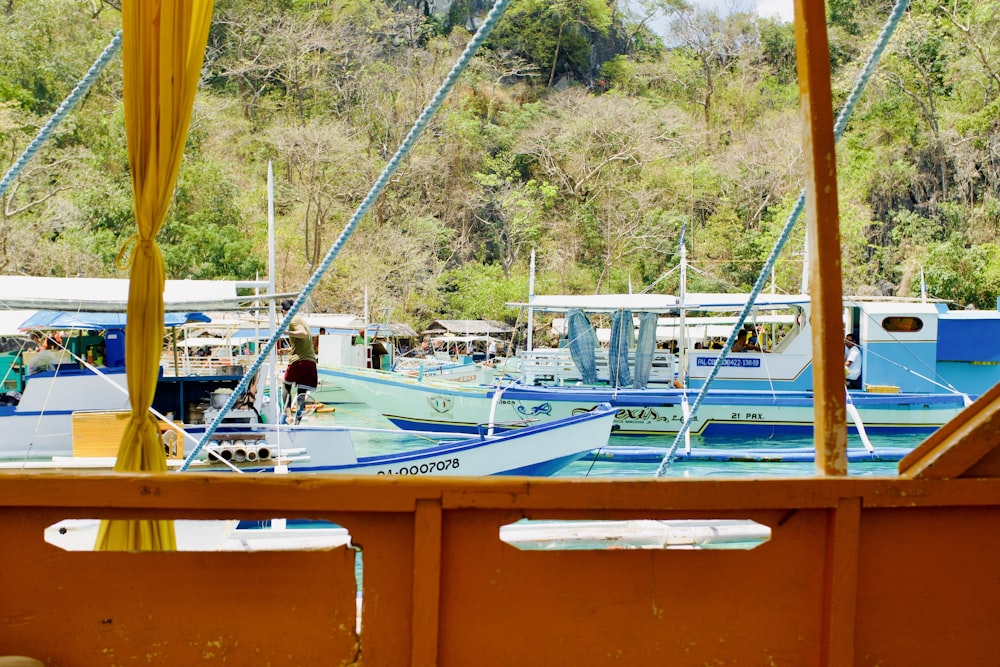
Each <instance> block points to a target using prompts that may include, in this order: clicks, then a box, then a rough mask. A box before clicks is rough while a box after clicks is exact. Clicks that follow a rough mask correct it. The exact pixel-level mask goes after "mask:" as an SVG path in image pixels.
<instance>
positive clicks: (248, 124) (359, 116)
mask: <svg viewBox="0 0 1000 667" xmlns="http://www.w3.org/2000/svg"><path fill="white" fill-rule="evenodd" d="M483 4H484V3H476V2H472V1H469V2H459V3H454V4H453V11H451V12H450V13H449V14H447V15H441V16H432V15H428V14H427V13H426V12H425V11H423V10H424V9H425V8H428V9H429V7H430V5H429V4H427V3H423V4H421V3H410V2H402V3H400V2H384V1H383V0H351V1H350V2H346V3H316V2H301V1H299V0H280V1H273V0H217V2H216V7H215V15H214V21H213V26H212V31H211V35H210V38H209V48H208V52H207V54H206V60H205V68H204V77H203V81H202V84H201V86H200V89H199V94H198V98H197V101H196V105H195V111H194V117H193V121H192V126H191V133H190V137H189V141H188V145H187V148H186V153H185V158H184V161H183V163H182V168H181V173H180V177H179V180H178V185H177V190H176V192H175V196H174V200H173V203H172V206H171V208H170V211H169V213H168V217H167V220H166V223H165V225H164V228H163V231H162V233H161V237H160V241H161V243H162V245H163V247H164V255H165V259H166V264H167V270H168V272H169V275H170V277H172V278H187V277H197V278H216V277H218V278H222V277H225V278H243V279H251V278H255V277H257V276H258V275H260V274H262V273H263V272H264V271H265V270H266V266H265V264H266V259H267V248H266V229H267V225H266V211H267V206H266V192H265V178H266V174H267V166H268V164H269V163H270V164H272V165H273V170H274V174H275V181H276V183H275V186H276V187H275V189H276V201H275V217H276V226H277V234H276V236H277V240H276V256H277V266H276V267H275V268H276V270H277V275H278V283H279V284H278V289H279V290H281V291H295V290H297V289H299V288H300V287H301V286H302V285H303V284H304V283H305V282H306V280H308V278H309V277H310V275H311V274H312V273H313V272H314V271H315V270H316V269H317V268H318V267H319V266H320V265H321V264H323V263H324V261H325V260H326V259H327V258H328V256H329V253H330V252H331V250H332V249H333V250H336V253H337V254H336V257H335V259H334V261H333V262H332V264H331V265H330V267H329V271H328V273H327V275H326V277H324V279H323V280H322V281H320V283H319V286H318V287H317V289H316V291H315V293H314V294H313V301H312V307H314V308H316V309H319V310H330V311H353V312H358V311H360V309H361V308H362V305H363V303H364V301H365V298H366V295H367V299H368V303H369V305H370V308H371V309H372V311H373V312H382V311H385V310H388V311H389V312H390V313H391V316H392V317H393V318H394V319H400V320H406V321H410V322H411V323H412V324H414V325H415V326H417V327H421V326H422V325H423V324H426V323H427V322H429V321H430V320H433V319H437V318H440V317H445V316H448V317H463V318H465V317H468V318H477V317H485V318H492V319H507V320H509V321H513V320H514V319H515V318H516V317H517V312H516V311H513V310H510V309H507V308H505V307H504V306H503V304H504V303H506V302H508V301H520V300H523V298H524V297H525V296H526V290H527V272H528V265H529V261H530V260H529V258H530V256H531V253H532V251H534V252H535V253H536V267H537V282H536V291H537V292H539V293H541V292H545V291H558V292H567V293H586V292H597V291H600V292H614V291H625V290H627V289H629V288H630V287H632V288H634V289H636V290H638V289H642V288H643V287H645V286H647V285H650V284H654V283H655V285H656V289H662V290H676V289H677V283H676V275H675V272H674V273H672V272H671V270H672V269H673V268H674V267H675V266H676V263H677V261H678V259H677V258H678V248H677V244H678V242H679V237H680V230H681V228H682V227H683V228H685V229H686V230H687V235H686V241H687V248H688V257H689V260H690V262H691V265H692V273H691V275H690V281H691V287H692V289H730V290H731V289H746V288H748V287H749V286H750V285H751V284H752V283H753V282H754V281H755V280H756V277H757V275H758V274H759V271H760V270H761V268H762V266H763V264H764V260H765V259H766V258H767V256H768V254H769V253H770V251H771V248H772V246H773V243H774V241H775V239H776V237H777V235H778V232H779V230H780V229H781V228H782V226H783V225H784V223H785V221H786V219H787V217H788V215H790V213H791V211H792V205H793V203H794V201H795V199H796V197H797V196H798V193H799V191H800V189H801V187H802V169H803V165H802V160H801V146H800V141H799V131H798V123H799V121H798V113H799V111H798V91H797V88H796V66H795V41H794V31H793V28H792V26H791V25H789V24H787V23H783V22H781V21H778V20H776V19H772V18H767V19H761V18H758V17H757V16H756V15H754V14H753V13H748V12H746V11H741V10H735V11H731V10H730V9H729V8H726V7H717V8H715V9H712V8H705V7H704V6H699V7H697V8H696V7H694V6H689V5H687V4H685V3H683V2H679V1H678V2H674V1H673V0H643V1H642V2H638V3H636V2H633V3H629V4H626V3H625V2H624V1H623V0H572V1H571V0H556V1H552V0H520V1H519V2H515V3H512V4H511V6H510V8H509V9H508V11H507V13H506V15H505V16H504V17H503V19H502V20H501V21H500V23H499V25H498V26H497V29H496V30H495V31H494V33H493V35H492V36H491V37H490V39H489V40H488V42H487V44H486V45H485V48H483V49H482V50H481V51H480V54H479V55H478V56H477V58H476V59H474V61H473V63H472V65H471V66H470V67H469V68H468V69H467V70H466V71H465V72H464V74H463V75H462V77H461V78H460V79H459V81H458V83H457V85H456V86H455V87H454V89H453V90H452V91H451V94H450V95H449V97H448V98H447V99H446V100H445V102H444V104H443V105H442V106H441V108H440V110H439V111H438V113H437V114H436V115H435V116H434V117H433V118H432V119H431V121H430V123H429V127H428V129H427V131H426V132H425V133H424V135H423V137H422V138H421V140H420V142H418V143H417V144H416V145H415V146H414V147H413V149H412V151H411V152H410V154H409V156H408V158H407V159H406V160H404V161H402V162H401V163H400V164H399V169H398V171H397V172H396V175H395V176H394V178H393V179H392V181H391V182H390V183H389V185H388V187H387V188H386V189H385V191H384V192H383V193H382V195H381V196H380V197H378V198H377V200H375V201H374V202H372V206H371V207H370V210H369V213H368V215H367V216H365V217H364V218H363V219H361V220H360V221H358V220H355V221H354V222H355V229H354V232H353V235H351V236H350V238H349V239H348V238H346V237H345V236H344V232H345V229H346V226H347V224H348V223H349V222H350V221H352V219H353V217H354V215H355V212H356V211H357V210H358V207H359V205H360V204H361V202H362V201H363V200H364V199H365V197H366V196H367V194H368V193H369V190H370V188H371V185H372V183H374V182H375V179H376V178H377V177H378V175H379V174H380V173H381V171H382V170H383V169H384V168H385V166H386V164H387V162H388V160H389V159H390V158H391V157H392V156H393V154H394V153H395V152H396V150H397V148H398V147H399V145H400V143H401V142H402V140H403V138H404V137H405V136H406V135H407V132H408V131H409V130H410V128H411V127H412V125H413V123H414V121H415V120H416V119H417V117H418V116H419V114H420V113H421V111H422V110H423V109H424V107H425V106H426V104H427V103H428V101H429V100H430V98H431V96H432V95H433V94H434V92H435V91H436V90H437V88H438V87H439V86H440V84H441V81H443V80H444V77H445V75H446V74H447V72H448V71H449V70H450V69H451V67H452V66H453V64H454V62H455V60H456V59H457V58H458V56H459V54H460V53H461V52H462V50H463V49H464V48H465V46H466V44H467V43H468V40H469V39H470V38H471V34H470V33H469V32H468V30H469V29H470V28H474V26H475V25H478V21H479V20H480V19H481V16H480V15H478V14H477V12H478V11H479V9H480V5H483ZM5 9H6V14H5V19H6V25H5V28H6V29H5V31H3V33H2V34H0V62H3V63H4V67H3V68H2V71H0V150H2V153H0V154H2V155H3V156H4V161H5V165H4V166H5V167H6V166H9V165H10V164H13V162H14V160H16V159H17V157H18V155H19V154H20V153H21V152H22V151H23V150H24V149H25V147H26V146H27V145H28V143H29V142H30V141H31V139H32V137H33V136H34V135H35V134H36V133H37V131H38V129H39V128H40V127H41V126H42V125H43V124H44V123H45V122H46V121H47V120H48V118H49V117H50V115H51V113H52V112H53V110H54V109H55V108H56V107H57V106H58V105H59V104H60V103H61V101H62V100H63V99H64V98H65V96H66V95H67V94H68V93H69V91H70V90H71V89H72V88H73V86H74V85H76V83H77V82H78V81H79V79H80V77H82V76H83V74H84V73H85V72H86V70H87V69H88V68H89V67H90V65H91V63H92V62H93V61H94V59H95V58H96V57H97V55H98V54H99V53H100V51H101V50H102V49H103V48H104V47H105V46H106V45H107V43H108V41H109V40H110V38H111V36H112V35H113V34H114V32H115V31H116V30H118V29H119V27H120V12H119V10H118V9H117V7H116V5H115V3H114V2H109V1H108V0H105V1H104V2H101V1H99V0H72V1H67V0H33V1H32V2H13V3H7V5H6V8H5ZM998 10H1000V0H977V1H976V2H972V1H971V0H956V1H955V2H951V3H947V4H941V3H938V2H933V1H932V0H915V1H914V2H913V3H912V4H911V6H910V8H909V10H908V12H907V14H906V16H905V17H904V19H903V21H902V22H901V24H900V26H899V27H898V29H897V32H896V34H895V35H894V36H893V39H892V41H891V43H890V48H889V49H888V50H887V51H886V53H885V54H884V56H883V59H882V63H881V65H880V68H879V70H878V72H877V75H876V76H875V77H874V79H873V80H872V81H871V83H870V84H869V86H868V88H867V90H866V91H865V94H864V95H863V97H862V99H861V101H860V103H859V105H858V107H857V109H856V110H855V112H854V116H853V118H852V121H851V123H850V125H849V126H848V129H847V132H846V133H845V136H844V138H843V139H842V141H841V144H840V146H839V147H838V162H837V167H838V179H839V188H840V218H841V238H842V247H843V257H842V260H843V262H842V265H843V268H844V271H843V273H844V281H845V291H847V292H862V293H896V294H914V293H916V292H915V291H916V290H919V285H920V276H921V274H923V276H924V282H925V284H926V285H927V287H928V289H929V290H930V292H931V294H932V296H935V297H940V298H945V299H951V300H954V301H955V302H957V303H959V304H962V305H964V304H975V305H977V306H979V307H983V308H986V307H990V308H992V307H995V305H996V296H997V294H998V293H1000V278H998V275H997V274H998V271H1000V269H998V268H997V267H1000V261H998V260H1000V257H998V252H1000V251H998V250H997V248H998V247H1000V238H998V237H1000V196H998V195H997V192H998V191H1000V121H998V118H1000V113H998V112H1000V27H998V25H1000V24H998V23H997V22H996V20H995V18H994V17H995V16H996V14H997V11H998ZM885 12H886V6H885V5H884V3H873V2H861V3H854V2H847V1H846V0H845V1H839V0H838V1H836V2H830V3H828V16H829V28H830V43H831V64H832V66H833V84H834V97H835V99H837V100H843V99H844V97H845V96H846V94H847V92H848V91H849V90H850V88H851V87H852V86H853V83H854V81H853V77H854V76H856V73H857V72H858V71H859V70H860V68H861V64H862V62H863V60H864V59H865V58H866V57H867V55H868V52H869V51H870V49H871V45H872V44H873V43H874V41H875V37H876V35H877V34H878V32H879V31H880V30H881V29H882V27H883V22H884V21H885ZM664 22H665V24H666V25H667V26H668V29H667V31H666V32H665V33H664V36H663V37H662V38H661V37H659V36H658V35H657V34H656V33H655V32H653V30H652V27H653V26H654V25H663V24H664ZM122 119H123V115H122V107H121V72H120V61H119V60H116V61H114V62H113V63H112V65H111V66H110V67H109V68H108V70H107V71H106V72H105V73H104V75H103V76H102V77H101V79H100V81H99V82H98V84H97V85H96V86H95V87H94V88H93V89H92V91H91V92H90V94H89V95H88V96H87V97H86V98H85V99H84V100H83V102H82V103H81V104H80V105H79V107H78V108H77V109H76V110H74V112H73V113H72V114H71V115H70V117H69V118H68V119H67V120H66V121H64V122H63V123H62V124H61V125H60V126H59V128H58V129H57V131H56V132H55V134H54V135H53V137H52V138H51V139H50V140H49V141H48V142H47V143H46V144H45V145H44V146H43V148H42V150H41V151H40V152H39V153H38V155H36V156H35V158H34V159H33V160H32V162H31V163H30V165H29V167H28V168H27V169H26V170H25V171H24V172H23V173H22V174H21V176H20V177H19V178H18V179H17V180H16V181H15V182H14V183H13V185H12V186H11V188H10V189H9V190H8V191H7V192H6V193H4V195H3V198H2V201H0V270H2V271H4V272H7V273H25V274H35V275H123V274H122V268H121V267H119V266H117V264H116V262H115V260H116V257H117V255H118V252H119V249H120V248H121V247H122V246H123V245H124V244H125V243H126V242H127V240H128V239H129V237H130V236H131V234H132V228H133V225H134V214H133V212H132V199H131V181H130V178H129V174H128V159H127V153H126V150H125V133H124V124H123V120H122ZM802 247H803V232H802V229H801V225H800V226H799V227H798V228H797V229H796V230H795V231H794V232H793V234H792V238H791V241H790V242H789V245H788V247H787V248H786V249H785V250H784V251H783V252H782V253H781V255H780V257H779V261H778V264H777V266H776V267H775V271H774V276H775V284H776V287H777V288H778V289H781V290H786V291H797V290H798V289H799V288H800V283H801V273H802V261H803V254H802Z"/></svg>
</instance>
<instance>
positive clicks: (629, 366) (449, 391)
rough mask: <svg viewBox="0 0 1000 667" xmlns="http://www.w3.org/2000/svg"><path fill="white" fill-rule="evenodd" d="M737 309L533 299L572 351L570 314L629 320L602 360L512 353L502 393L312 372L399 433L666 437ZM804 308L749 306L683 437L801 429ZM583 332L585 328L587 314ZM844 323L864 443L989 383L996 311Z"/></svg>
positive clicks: (731, 298)
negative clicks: (575, 420)
mask: <svg viewBox="0 0 1000 667" xmlns="http://www.w3.org/2000/svg"><path fill="white" fill-rule="evenodd" d="M745 303H746V296H745V295H739V294H735V295H729V294H688V295H687V297H686V298H685V299H684V300H683V301H681V300H679V299H677V298H676V297H673V296H666V295H648V294H644V295H603V296H593V295H590V296H585V297H547V296H538V297H532V299H530V300H529V302H528V303H526V304H518V305H520V306H523V307H530V308H532V309H533V310H534V311H535V312H539V311H545V310H547V311H554V312H559V311H562V312H566V313H567V314H568V317H567V320H570V322H571V324H570V325H569V326H568V327H567V333H569V339H571V340H577V341H578V340H583V339H586V338H587V336H591V338H590V340H591V341H596V340H598V339H600V338H601V337H602V336H601V335H600V334H599V333H598V332H591V334H587V336H584V335H581V334H580V333H579V331H577V332H576V333H573V332H572V330H573V324H572V322H573V320H574V317H575V318H576V321H577V322H579V321H580V320H579V316H575V315H574V311H575V312H577V313H579V312H581V311H583V310H584V309H586V312H587V313H589V314H590V315H591V316H594V314H595V313H596V314H599V315H603V316H610V317H611V318H612V319H614V320H616V321H617V322H619V323H621V322H627V323H629V326H625V327H621V325H619V327H621V328H619V332H620V333H619V334H617V335H616V334H615V333H614V332H612V334H611V336H610V342H611V346H610V347H611V349H612V350H613V349H616V347H617V349H621V350H622V351H623V352H622V353H621V355H619V358H618V359H615V355H613V354H611V353H610V352H609V350H608V349H605V348H603V347H598V346H596V345H594V344H591V343H587V344H585V345H582V346H581V345H576V346H574V345H569V344H568V345H566V346H565V347H560V348H558V349H540V350H532V352H527V353H522V359H521V368H522V376H521V378H520V379H519V380H518V381H516V382H511V383H497V384H493V385H480V386H468V385H466V386H462V385H457V384H453V383H446V382H438V381H433V380H427V379H423V380H418V379H413V378H400V377H395V376H391V375H388V374H385V373H379V372H376V371H366V370H357V369H349V368H324V369H321V373H322V374H324V375H329V376H330V377H332V378H334V379H336V381H337V382H339V383H340V384H341V385H342V386H343V387H344V388H345V389H346V390H347V391H348V392H350V393H353V394H354V395H355V396H356V397H357V398H358V399H359V400H362V401H364V402H366V403H368V404H369V405H371V406H372V407H373V408H375V409H376V410H378V411H379V412H380V413H382V414H383V415H385V416H386V417H387V418H388V419H389V420H390V421H392V422H393V423H394V424H396V425H398V426H400V427H402V428H407V429H429V430H435V431H442V430H443V431H454V432H459V433H467V432H471V431H472V430H473V429H475V428H477V427H478V426H479V425H480V424H483V423H497V428H515V427H517V426H518V425H523V424H526V423H531V422H533V421H544V420H548V419H560V418H564V417H568V416H570V415H573V414H580V413H583V412H586V411H588V410H591V409H593V408H594V407H595V406H596V405H598V404H600V403H604V402H608V403H610V404H612V405H613V406H615V407H616V408H617V409H618V414H617V417H616V419H615V425H614V429H613V433H614V434H615V435H620V436H648V435H654V436H656V435H666V434H673V433H677V432H678V431H679V430H680V427H681V425H682V424H683V422H684V419H685V416H686V414H687V413H686V410H687V406H688V405H690V404H692V403H693V402H694V401H695V398H696V396H697V395H698V393H699V391H700V390H701V387H702V386H703V385H704V384H705V382H706V380H707V379H708V378H709V376H710V374H711V372H712V370H713V368H714V367H715V366H716V365H717V364H718V363H719V359H720V357H721V356H722V351H721V350H718V349H712V346H713V344H715V343H717V342H718V341H717V339H719V338H722V339H725V334H727V333H728V332H729V331H731V328H732V325H731V323H732V322H733V321H735V317H734V316H733V315H732V313H735V312H738V311H739V310H740V309H741V308H743V307H744V306H745ZM810 309H811V302H810V299H809V297H808V295H792V296H786V295H762V296H760V297H759V298H758V299H757V300H756V302H755V304H754V306H753V310H752V316H751V322H752V324H750V325H749V326H752V327H754V330H756V328H757V327H758V326H760V327H763V330H766V331H767V332H768V333H767V334H766V337H767V342H766V343H765V345H764V347H763V349H762V350H761V351H756V350H753V351H745V352H732V353H730V354H729V355H727V356H726V358H724V359H723V360H722V366H721V367H720V368H719V371H718V373H717V374H716V376H715V378H714V379H713V381H712V384H711V385H710V387H709V389H708V390H707V391H706V392H705V396H704V398H703V401H702V403H701V405H700V409H699V411H698V413H697V414H696V415H695V416H694V418H693V420H692V422H691V425H690V431H691V432H692V433H694V434H699V435H702V436H704V437H713V436H725V437H730V438H731V437H732V436H734V435H737V436H738V435H746V436H755V437H769V436H780V435H796V434H797V435H801V434H808V433H811V432H812V427H813V419H814V412H813V410H814V401H813V392H812V363H813V362H812V341H811V327H810V324H809V315H810ZM641 313H652V314H653V315H654V316H655V323H656V327H655V330H656V335H655V338H653V337H651V336H648V335H647V336H646V337H645V340H644V339H643V338H644V337H643V335H642V333H641V332H640V334H639V336H638V338H639V340H638V341H636V339H635V335H634V330H633V329H634V328H635V326H636V325H635V322H636V320H638V321H639V324H638V328H639V329H642V328H643V324H642V319H643V316H642V315H641ZM726 313H729V315H728V316H727V315H726ZM616 314H617V315H616ZM637 316H638V317H637ZM647 319H648V318H647ZM727 321H728V322H729V324H728V325H727ZM586 322H587V325H585V326H589V323H590V318H589V317H588V318H586ZM844 323H845V330H846V331H849V332H853V333H854V334H855V337H856V339H857V340H858V341H859V343H860V346H861V349H862V355H863V366H862V375H861V378H860V381H859V382H858V383H857V388H853V389H850V390H849V391H848V396H849V405H850V406H851V407H853V408H854V409H856V411H857V415H858V416H859V417H860V421H861V422H862V428H863V429H865V430H866V431H867V432H868V433H871V434H877V433H929V432H931V431H933V430H935V429H936V428H938V427H939V426H940V425H941V424H943V423H945V422H946V421H948V420H949V419H951V418H952V417H954V416H955V415H957V414H958V413H959V412H961V411H962V410H963V409H964V408H965V406H966V405H968V404H969V403H970V402H971V401H972V400H973V399H974V398H975V397H976V396H977V395H978V394H980V393H982V392H983V391H985V390H986V389H988V388H989V387H991V386H992V385H994V384H996V383H997V382H998V381H1000V347H998V346H996V345H994V344H992V343H991V341H995V340H998V338H997V333H998V331H1000V312H994V311H990V312H977V311H966V310H961V311H953V310H948V309H947V306H946V305H945V304H942V303H930V302H924V301H903V300H887V299H863V298H852V299H849V300H846V301H845V305H844ZM727 326H728V328H726V327H727ZM646 328H647V331H652V327H651V326H649V327H646ZM762 337H763V336H762ZM622 339H625V340H626V342H625V343H622V342H620V341H621V340H622ZM629 339H631V343H628V340H629ZM968 341H981V343H980V344H969V343H968ZM657 345H658V346H659V347H657ZM580 347H583V348H584V350H583V351H582V352H581V351H580V350H579V349H577V348H580ZM588 348H589V352H590V357H589V358H588V356H587V351H588ZM625 350H627V356H626V354H625ZM616 380H617V381H616ZM851 428H852V429H857V428H858V425H857V424H856V423H855V424H852V425H851Z"/></svg>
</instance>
